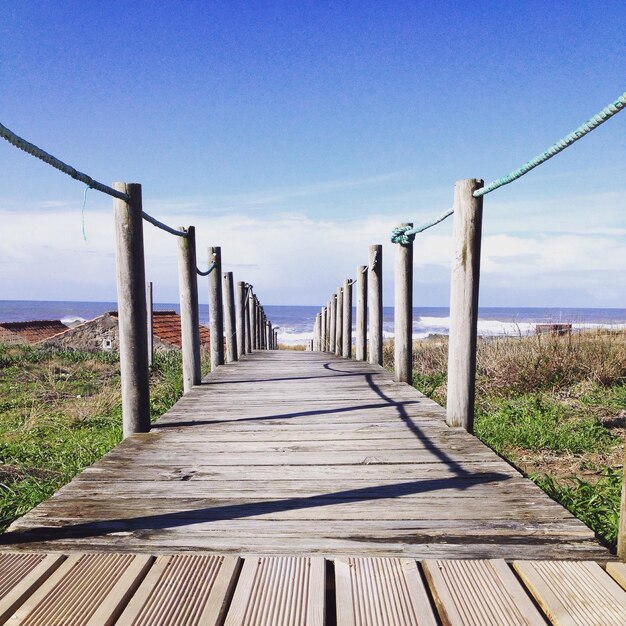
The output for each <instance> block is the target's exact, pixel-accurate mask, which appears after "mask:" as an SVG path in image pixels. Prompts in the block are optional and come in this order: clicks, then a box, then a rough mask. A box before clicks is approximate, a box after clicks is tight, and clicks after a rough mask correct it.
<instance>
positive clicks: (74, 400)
mask: <svg viewBox="0 0 626 626" xmlns="http://www.w3.org/2000/svg"><path fill="white" fill-rule="evenodd" d="M206 369H207V366H206V358H205V359H204V370H205V371H206ZM150 385H151V399H150V410H151V416H152V419H153V420H154V419H156V418H157V417H159V416H160V415H162V414H163V413H164V412H165V411H166V410H167V409H168V408H169V407H170V406H172V404H174V403H175V402H176V400H177V399H178V398H179V397H180V396H181V395H182V362H181V355H180V353H178V352H169V353H160V354H159V353H157V354H155V359H154V366H153V368H152V371H151V378H150ZM121 424H122V416H121V395H120V374H119V361H118V358H117V355H115V354H111V353H89V352H80V351H66V350H56V349H50V348H46V349H43V348H36V347H30V346H11V347H7V346H2V345H0V530H3V529H4V528H6V526H8V525H9V524H10V523H11V522H12V521H13V520H14V519H15V518H16V517H18V516H20V515H23V514H24V513H25V512H27V511H28V510H30V509H31V508H32V507H34V506H35V505H37V504H38V503H39V502H41V501H42V500H44V499H46V498H48V497H49V496H50V495H52V494H53V493H54V492H55V491H57V490H58V489H59V488H60V487H62V486H63V485H64V484H66V483H67V482H69V481H70V480H71V479H72V478H73V477H74V476H75V475H76V474H77V473H78V472H80V471H81V470H82V469H83V468H85V467H87V466H88V465H91V464H92V463H94V462H95V461H96V460H98V459H99V458H100V457H101V456H102V455H104V454H105V453H106V452H108V451H109V450H110V449H111V448H113V447H114V446H115V445H117V444H118V443H119V442H120V441H121V438H122V426H121Z"/></svg>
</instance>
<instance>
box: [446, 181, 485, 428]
mask: <svg viewBox="0 0 626 626" xmlns="http://www.w3.org/2000/svg"><path fill="white" fill-rule="evenodd" d="M482 186H483V181H482V180H476V179H474V178H466V179H464V180H459V181H457V183H456V186H455V189H454V231H453V232H454V234H453V238H454V253H453V257H452V281H451V286H450V340H449V341H450V344H449V349H448V394H447V409H446V421H447V422H448V425H449V426H462V427H463V428H465V429H466V430H467V431H468V432H470V433H471V432H473V430H474V393H475V389H474V386H475V381H476V332H477V324H478V282H479V278H480V242H481V231H482V216H483V199H482V196H480V197H478V198H474V196H473V195H472V194H473V193H474V191H475V190H476V189H480V188H481V187H482Z"/></svg>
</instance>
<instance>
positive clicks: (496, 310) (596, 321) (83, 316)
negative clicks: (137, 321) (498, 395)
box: [0, 300, 626, 345]
mask: <svg viewBox="0 0 626 626" xmlns="http://www.w3.org/2000/svg"><path fill="white" fill-rule="evenodd" d="M264 308H265V312H266V314H267V316H268V318H269V319H270V321H271V322H272V324H273V325H274V327H275V328H276V327H278V339H279V342H281V343H285V344H290V345H297V344H306V343H307V342H308V341H309V340H310V339H312V338H313V324H314V322H315V316H316V314H317V313H318V312H319V311H320V307H316V306H281V305H265V307H264ZM116 309H117V303H115V302H66V301H35V300H0V323H1V322H19V321H29V320H50V319H55V320H61V321H62V322H63V323H65V324H68V325H74V324H77V323H80V322H82V321H86V320H90V319H93V318H94V317H98V316H99V315H102V314H103V313H106V312H107V311H115V310H116ZM154 309H155V310H174V311H177V312H178V311H179V305H178V304H174V303H159V304H156V303H155V305H154ZM353 319H354V316H353ZM208 320H209V309H208V306H207V305H206V304H205V305H202V304H201V305H200V323H201V324H208ZM543 323H570V324H572V327H573V328H574V329H576V330H581V329H592V328H612V329H621V330H624V329H626V309H585V308H554V307H552V308H526V307H483V308H480V309H479V318H478V334H479V335H481V336H484V337H496V336H505V335H506V336H523V335H530V334H533V333H534V331H535V325H536V324H543ZM449 328H450V311H449V309H448V308H447V307H417V308H414V309H413V337H414V338H415V339H423V338H426V337H428V336H430V335H446V334H448V331H449ZM383 334H384V336H385V337H386V338H392V337H393V307H385V308H384V309H383Z"/></svg>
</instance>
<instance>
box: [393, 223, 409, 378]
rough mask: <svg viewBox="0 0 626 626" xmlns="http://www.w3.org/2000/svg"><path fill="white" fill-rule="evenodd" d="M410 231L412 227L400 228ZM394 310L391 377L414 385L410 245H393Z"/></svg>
mask: <svg viewBox="0 0 626 626" xmlns="http://www.w3.org/2000/svg"><path fill="white" fill-rule="evenodd" d="M401 226H409V227H412V226H413V224H401ZM394 291H395V294H394V307H393V311H394V313H393V315H394V320H393V332H394V370H395V371H394V373H395V379H396V381H397V382H399V383H409V384H411V382H412V381H413V242H411V243H408V244H396V267H395V289H394Z"/></svg>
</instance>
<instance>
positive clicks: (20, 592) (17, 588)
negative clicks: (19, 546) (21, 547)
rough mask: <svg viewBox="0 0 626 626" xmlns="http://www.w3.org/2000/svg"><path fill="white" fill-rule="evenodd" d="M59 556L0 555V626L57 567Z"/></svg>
mask: <svg viewBox="0 0 626 626" xmlns="http://www.w3.org/2000/svg"><path fill="white" fill-rule="evenodd" d="M64 558H65V557H63V556H62V555H60V554H54V555H53V554H49V555H46V554H15V553H10V552H9V553H6V554H0V624H4V622H5V621H6V620H7V619H8V618H9V617H10V616H11V615H13V613H14V612H15V611H16V609H17V608H18V607H19V606H20V605H21V604H22V603H23V602H24V601H25V600H26V598H28V596H30V595H31V593H32V592H33V591H34V590H35V589H36V588H37V587H38V586H39V585H40V584H41V583H42V582H43V581H44V580H46V579H47V578H48V577H49V576H50V575H51V574H52V573H53V572H54V570H55V569H56V568H57V567H59V565H60V564H61V563H62V562H63V560H64Z"/></svg>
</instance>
